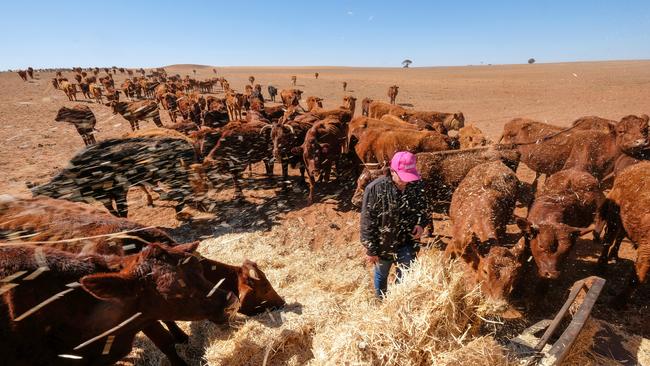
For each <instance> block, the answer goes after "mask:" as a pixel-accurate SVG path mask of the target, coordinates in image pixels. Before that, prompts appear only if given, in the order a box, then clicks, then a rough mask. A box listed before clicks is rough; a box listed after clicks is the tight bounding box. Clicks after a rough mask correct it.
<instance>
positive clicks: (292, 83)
mask: <svg viewBox="0 0 650 366" xmlns="http://www.w3.org/2000/svg"><path fill="white" fill-rule="evenodd" d="M297 80H298V77H296V75H293V76H292V77H291V85H293V86H296V81H297Z"/></svg>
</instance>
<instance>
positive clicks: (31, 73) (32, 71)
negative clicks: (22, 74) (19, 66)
mask: <svg viewBox="0 0 650 366" xmlns="http://www.w3.org/2000/svg"><path fill="white" fill-rule="evenodd" d="M27 75H29V78H30V79H33V78H34V68H33V67H31V66H30V67H28V68H27Z"/></svg>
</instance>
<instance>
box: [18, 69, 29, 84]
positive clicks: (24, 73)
mask: <svg viewBox="0 0 650 366" xmlns="http://www.w3.org/2000/svg"><path fill="white" fill-rule="evenodd" d="M18 76H20V78H21V79H23V81H27V71H25V70H18Z"/></svg>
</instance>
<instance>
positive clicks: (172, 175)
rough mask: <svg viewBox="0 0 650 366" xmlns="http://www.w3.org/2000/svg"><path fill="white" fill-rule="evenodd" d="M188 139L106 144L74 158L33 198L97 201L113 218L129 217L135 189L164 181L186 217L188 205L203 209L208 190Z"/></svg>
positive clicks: (144, 139) (36, 190)
mask: <svg viewBox="0 0 650 366" xmlns="http://www.w3.org/2000/svg"><path fill="white" fill-rule="evenodd" d="M188 140H189V139H188V138H187V137H183V138H167V137H160V138H157V137H139V138H125V139H109V140H105V141H102V142H100V143H98V144H94V145H91V146H89V147H87V148H86V149H84V150H82V151H81V152H80V153H78V154H77V155H76V156H74V157H73V158H72V159H71V160H70V163H69V165H68V167H67V168H65V169H63V170H62V171H61V172H60V173H59V174H57V175H56V176H55V177H54V178H52V180H51V181H50V182H49V183H46V184H43V185H40V186H37V187H34V188H32V194H33V195H34V196H37V195H44V196H48V197H52V198H64V199H67V200H70V201H88V200H97V201H99V202H101V203H102V204H103V205H104V206H105V207H106V209H107V210H108V211H109V212H111V213H112V214H114V215H116V216H119V217H126V216H127V215H128V205H127V200H126V198H127V192H128V190H129V188H130V187H132V186H136V185H137V186H140V185H143V184H146V185H151V186H156V185H158V183H164V184H165V185H167V186H168V187H169V192H168V193H167V194H166V196H167V197H166V199H170V200H174V201H176V202H177V204H176V206H175V209H176V213H177V215H179V216H180V215H181V211H182V210H183V208H184V205H185V203H188V202H189V203H193V204H199V205H200V202H201V201H202V199H203V197H202V196H203V194H204V193H205V191H206V190H207V187H206V186H205V185H204V183H205V177H204V176H203V175H202V170H201V167H200V165H199V164H196V163H198V157H197V155H196V152H195V149H194V146H193V145H192V144H191V143H190V142H188ZM113 203H115V208H114V207H113Z"/></svg>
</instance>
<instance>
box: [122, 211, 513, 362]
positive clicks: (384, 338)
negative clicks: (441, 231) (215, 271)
mask: <svg viewBox="0 0 650 366" xmlns="http://www.w3.org/2000/svg"><path fill="white" fill-rule="evenodd" d="M311 240H312V238H311V234H310V233H306V232H305V231H304V230H302V229H301V228H300V226H298V225H291V223H289V224H288V225H285V226H284V227H283V228H275V229H273V230H272V231H271V232H270V233H261V232H256V233H246V234H228V235H224V236H222V237H220V238H219V239H209V240H206V241H205V242H203V243H202V245H201V247H200V249H199V250H200V251H201V252H202V253H203V254H204V255H205V256H207V257H210V258H215V259H218V260H221V261H225V262H228V263H241V262H242V261H243V260H244V259H245V258H249V259H252V260H255V261H257V262H258V264H259V265H260V268H262V269H263V271H264V272H265V273H266V275H267V277H268V278H269V280H270V281H271V283H272V284H273V286H274V287H275V288H276V289H277V290H278V293H280V294H281V295H282V296H284V297H285V300H286V301H287V303H288V305H287V306H286V307H285V308H284V309H283V310H280V311H274V312H271V313H266V314H263V315H259V316H256V317H243V316H238V317H237V318H236V319H234V320H233V322H232V323H231V324H230V327H221V328H220V327H218V326H215V325H213V324H210V323H207V322H203V323H192V324H182V327H183V328H184V329H185V330H186V331H188V332H191V334H192V335H191V338H192V339H191V341H190V342H191V343H190V345H189V346H181V347H180V348H179V350H180V351H181V354H182V355H183V356H184V357H185V358H186V359H188V360H190V361H191V363H192V364H197V365H198V364H205V363H207V364H210V365H303V364H312V365H341V364H348V365H353V364H364V365H371V364H382V365H383V364H392V365H420V364H437V365H452V364H481V365H503V364H507V363H508V361H507V359H506V357H505V354H504V352H503V349H502V348H501V346H499V345H498V344H497V343H496V342H495V341H494V340H493V339H492V338H491V337H489V336H484V337H479V336H477V335H476V331H477V330H478V326H479V322H480V321H481V320H480V318H479V317H478V315H479V314H480V313H481V312H483V311H484V310H482V309H483V306H484V305H485V304H484V300H483V298H482V296H481V294H480V293H479V292H478V291H477V290H476V289H470V290H467V289H466V286H465V283H464V281H463V279H462V278H463V274H462V270H461V269H459V268H456V267H455V266H453V265H452V264H450V263H447V262H446V261H444V260H442V258H441V255H440V254H439V253H438V252H425V253H422V255H420V257H419V260H418V261H417V262H416V263H415V264H414V265H413V267H412V268H411V269H410V270H409V271H408V272H407V274H406V275H405V279H404V282H403V283H402V284H401V285H392V286H390V287H389V295H388V296H387V298H386V299H385V300H384V301H383V302H382V303H377V302H376V301H375V300H374V297H373V295H372V294H373V290H372V287H371V276H370V270H369V269H368V268H366V267H364V266H363V262H362V259H363V258H362V257H361V256H360V251H359V248H360V244H359V243H358V241H357V242H353V243H350V245H349V246H347V247H324V248H322V249H321V250H318V251H312V250H311V249H310V242H311ZM138 346H139V347H144V351H143V350H136V351H135V353H136V354H138V355H139V356H140V357H142V358H141V359H139V360H138V358H139V357H135V360H136V363H139V364H140V363H142V364H149V365H151V364H160V362H161V361H162V359H163V356H162V355H160V353H159V352H158V351H157V350H155V349H154V348H153V346H151V345H150V344H148V341H146V340H144V339H140V340H139V344H138ZM156 355H157V356H156Z"/></svg>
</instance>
